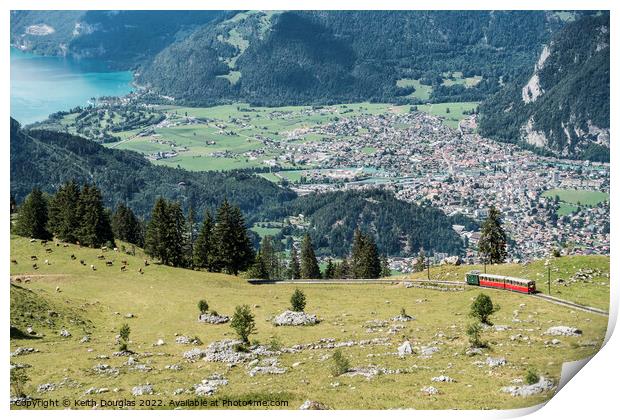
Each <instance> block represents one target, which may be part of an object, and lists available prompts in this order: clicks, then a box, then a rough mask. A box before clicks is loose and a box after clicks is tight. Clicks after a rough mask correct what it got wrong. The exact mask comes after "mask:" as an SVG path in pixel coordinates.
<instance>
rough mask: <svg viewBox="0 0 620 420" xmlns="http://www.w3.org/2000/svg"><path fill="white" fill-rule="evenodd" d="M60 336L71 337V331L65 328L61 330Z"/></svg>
mask: <svg viewBox="0 0 620 420" xmlns="http://www.w3.org/2000/svg"><path fill="white" fill-rule="evenodd" d="M60 336H61V337H65V338H66V337H71V333H70V332H69V331H68V330H67V329H65V328H63V329H62V330H60Z"/></svg>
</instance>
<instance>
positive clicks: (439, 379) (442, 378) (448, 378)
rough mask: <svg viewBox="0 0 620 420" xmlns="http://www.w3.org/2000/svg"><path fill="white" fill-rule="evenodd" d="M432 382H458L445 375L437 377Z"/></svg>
mask: <svg viewBox="0 0 620 420" xmlns="http://www.w3.org/2000/svg"><path fill="white" fill-rule="evenodd" d="M431 381H432V382H456V381H455V380H454V379H452V378H451V377H449V376H445V375H441V376H436V377H434V378H432V379H431Z"/></svg>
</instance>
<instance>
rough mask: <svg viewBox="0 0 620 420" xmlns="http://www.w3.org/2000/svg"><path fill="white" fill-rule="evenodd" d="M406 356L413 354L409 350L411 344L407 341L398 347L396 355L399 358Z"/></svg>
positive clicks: (410, 349) (411, 350)
mask: <svg viewBox="0 0 620 420" xmlns="http://www.w3.org/2000/svg"><path fill="white" fill-rule="evenodd" d="M407 354H413V349H412V348H411V343H410V342H409V341H405V342H404V343H403V344H401V345H400V347H398V355H399V356H400V357H404V356H405V355H407Z"/></svg>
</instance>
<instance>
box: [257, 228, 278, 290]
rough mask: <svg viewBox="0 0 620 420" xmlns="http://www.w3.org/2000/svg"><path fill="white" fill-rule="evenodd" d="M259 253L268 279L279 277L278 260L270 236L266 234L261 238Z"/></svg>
mask: <svg viewBox="0 0 620 420" xmlns="http://www.w3.org/2000/svg"><path fill="white" fill-rule="evenodd" d="M259 254H260V256H261V259H262V261H263V263H264V264H265V268H266V270H267V274H268V277H267V278H269V279H271V280H274V279H278V278H280V261H279V259H278V256H277V254H276V251H275V249H274V245H273V240H272V237H271V236H269V235H267V236H265V237H264V238H263V240H262V241H261V245H260V250H259Z"/></svg>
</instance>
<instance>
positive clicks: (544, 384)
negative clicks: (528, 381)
mask: <svg viewBox="0 0 620 420" xmlns="http://www.w3.org/2000/svg"><path fill="white" fill-rule="evenodd" d="M553 387H554V385H553V382H552V381H551V380H549V379H546V378H543V377H541V378H540V379H539V381H538V382H537V383H535V384H532V385H521V386H514V385H513V386H505V387H503V388H502V389H501V391H502V392H505V393H507V394H510V395H512V396H513V397H529V396H531V395H536V394H541V393H543V392H547V391H550V390H551V389H553Z"/></svg>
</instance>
